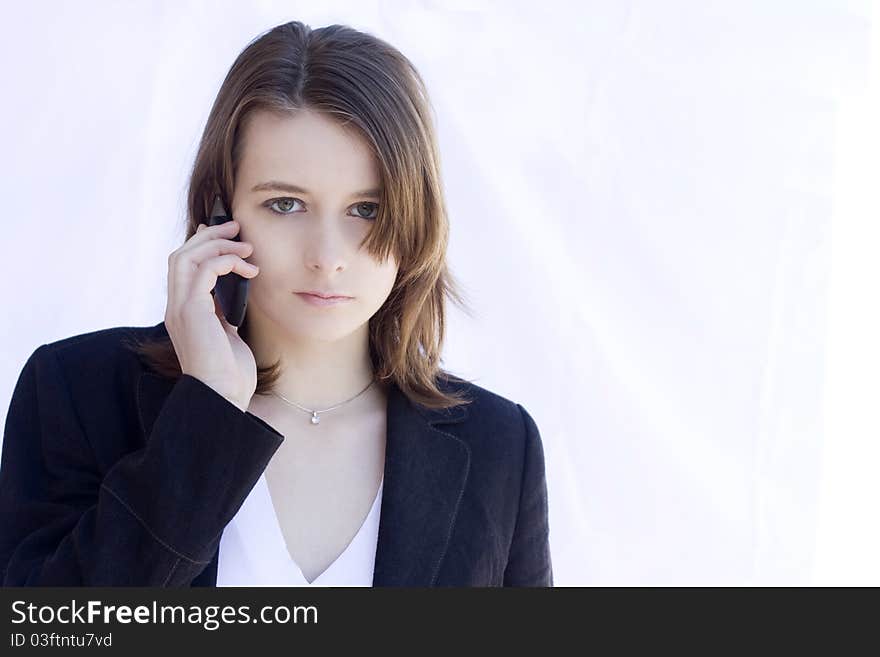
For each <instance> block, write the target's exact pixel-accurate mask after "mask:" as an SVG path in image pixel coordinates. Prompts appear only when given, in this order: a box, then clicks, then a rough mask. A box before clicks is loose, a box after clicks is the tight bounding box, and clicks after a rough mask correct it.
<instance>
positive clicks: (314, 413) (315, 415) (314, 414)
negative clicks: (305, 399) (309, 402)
mask: <svg viewBox="0 0 880 657" xmlns="http://www.w3.org/2000/svg"><path fill="white" fill-rule="evenodd" d="M320 421H321V420H320V419H319V418H318V411H312V424H318V422H320Z"/></svg>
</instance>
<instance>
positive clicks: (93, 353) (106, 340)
mask: <svg viewBox="0 0 880 657" xmlns="http://www.w3.org/2000/svg"><path fill="white" fill-rule="evenodd" d="M163 326H164V324H161V323H160V324H158V325H153V326H114V327H109V328H103V329H98V330H95V331H89V332H84V333H78V334H76V335H71V336H69V337H65V338H61V339H59V340H55V341H52V342H47V343H44V344H42V345H40V346H39V347H37V348H36V349H34V351H33V352H32V353H31V354H30V356H29V357H28V358H27V361H26V363H25V365H24V367H23V370H22V374H21V375H20V378H24V377H35V378H36V379H37V380H38V381H39V380H41V379H42V380H43V381H44V382H45V381H46V377H49V378H51V379H53V381H52V383H53V384H56V383H57V384H62V385H63V386H64V387H68V388H79V387H82V386H85V387H88V388H90V389H95V388H98V387H103V386H104V385H111V386H118V385H121V384H125V383H129V382H131V380H132V379H134V378H136V377H137V376H138V375H139V373H140V370H141V368H142V364H141V362H140V359H139V358H138V356H137V354H136V353H135V352H134V350H133V349H132V343H131V341H132V340H135V341H137V340H142V339H144V338H148V337H154V336H158V335H161V328H162V327H163ZM59 378H60V379H61V380H60V381H59V380H57V379H59Z"/></svg>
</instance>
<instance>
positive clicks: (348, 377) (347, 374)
mask: <svg viewBox="0 0 880 657" xmlns="http://www.w3.org/2000/svg"><path fill="white" fill-rule="evenodd" d="M252 319H254V318H253V317H249V318H248V327H247V340H248V344H249V345H250V347H251V350H252V351H253V353H254V358H255V359H256V361H257V365H258V366H259V367H266V366H268V365H270V364H271V363H274V362H275V361H276V360H279V359H280V362H281V367H282V370H283V373H282V375H281V376H280V377H279V378H278V380H277V381H276V383H275V386H274V389H273V392H276V393H278V394H279V395H282V396H283V397H286V398H287V399H288V400H290V401H292V402H295V403H297V404H299V405H300V406H304V407H305V408H308V409H314V410H321V409H325V408H330V407H331V406H336V405H337V404H341V403H343V402H345V401H347V400H351V398H352V397H354V396H355V395H358V393H361V392H362V391H363V390H364V388H365V387H367V386H368V385H369V384H370V382H371V381H372V380H373V375H374V373H373V365H372V362H371V360H370V355H369V333H368V326H367V325H366V324H364V325H363V326H361V327H360V328H358V329H357V330H356V331H354V332H352V333H350V334H348V335H346V336H343V337H342V338H340V339H337V340H322V339H319V338H317V337H316V336H314V335H291V334H289V333H285V332H283V331H281V330H279V328H278V327H277V325H274V324H271V323H268V322H264V321H259V319H257V320H256V321H251V320H252ZM377 388H378V385H376V384H374V385H373V386H371V387H370V388H369V389H368V390H366V391H365V392H363V394H361V395H360V396H359V397H357V399H353V400H351V401H350V402H349V404H347V405H350V406H355V405H361V404H363V403H364V402H367V401H368V400H369V399H372V398H373V395H374V394H375V392H376V389H377ZM278 401H279V402H281V400H280V399H279V400H278ZM281 403H284V402H281ZM340 410H342V409H340Z"/></svg>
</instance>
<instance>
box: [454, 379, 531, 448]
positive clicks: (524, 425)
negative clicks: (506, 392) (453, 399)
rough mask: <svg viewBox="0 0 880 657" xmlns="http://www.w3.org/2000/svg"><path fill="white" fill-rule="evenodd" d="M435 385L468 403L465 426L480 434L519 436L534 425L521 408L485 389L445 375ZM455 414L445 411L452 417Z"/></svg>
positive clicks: (529, 416) (519, 405)
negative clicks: (494, 432)
mask: <svg viewBox="0 0 880 657" xmlns="http://www.w3.org/2000/svg"><path fill="white" fill-rule="evenodd" d="M437 381H438V386H439V387H440V388H441V389H442V390H444V391H450V392H455V393H457V394H460V395H462V396H464V397H466V398H467V399H468V400H469V401H470V403H468V404H467V405H466V406H465V408H466V409H467V417H466V420H465V423H470V424H473V423H476V424H477V425H479V427H480V428H481V429H483V430H487V429H495V430H501V431H504V432H505V433H517V432H518V433H523V434H525V433H526V432H527V431H528V430H529V429H530V428H531V426H530V425H533V424H534V420H533V419H532V417H531V415H530V414H529V412H528V411H527V410H526V409H525V407H524V406H523V404H521V403H520V402H518V401H516V400H513V399H510V398H508V397H505V396H503V395H501V394H500V393H498V392H495V391H493V390H490V389H489V388H486V387H483V386H481V385H479V384H477V383H475V382H473V381H467V380H465V379H461V378H459V377H455V376H452V375H448V374H445V373H444V374H443V375H441V376H440V377H439V378H438V380H437ZM459 412H460V411H458V410H456V411H448V413H449V414H450V415H453V416H454V415H457V414H458V413H459Z"/></svg>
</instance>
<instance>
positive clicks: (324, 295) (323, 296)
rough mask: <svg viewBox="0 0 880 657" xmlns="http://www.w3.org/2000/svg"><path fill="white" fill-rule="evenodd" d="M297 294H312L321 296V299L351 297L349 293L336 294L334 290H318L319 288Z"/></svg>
mask: <svg viewBox="0 0 880 657" xmlns="http://www.w3.org/2000/svg"><path fill="white" fill-rule="evenodd" d="M297 294H310V295H312V296H313V297H319V298H321V299H351V297H350V296H348V295H347V294H335V293H333V292H318V291H317V290H304V291H302V292H297Z"/></svg>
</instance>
